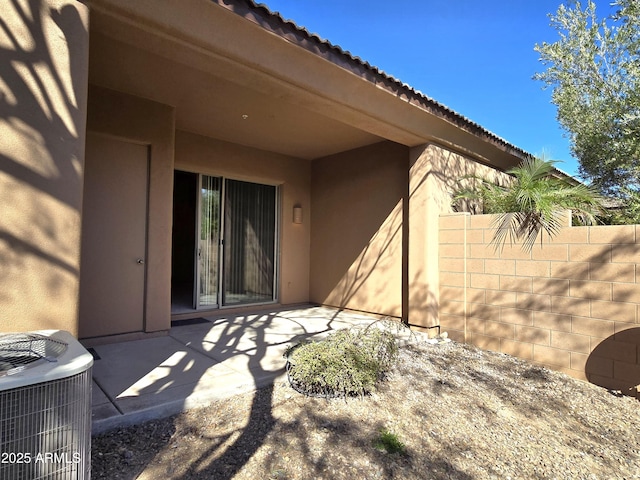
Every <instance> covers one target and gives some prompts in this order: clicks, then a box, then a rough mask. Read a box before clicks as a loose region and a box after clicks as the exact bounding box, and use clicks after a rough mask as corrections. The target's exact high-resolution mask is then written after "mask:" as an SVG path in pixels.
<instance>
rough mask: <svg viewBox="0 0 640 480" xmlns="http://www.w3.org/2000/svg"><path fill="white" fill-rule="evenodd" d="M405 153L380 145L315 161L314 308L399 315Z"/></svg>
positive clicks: (390, 145)
mask: <svg viewBox="0 0 640 480" xmlns="http://www.w3.org/2000/svg"><path fill="white" fill-rule="evenodd" d="M408 154H409V150H408V148H407V147H404V146H402V145H398V144H394V143H391V142H385V143H378V144H376V145H372V146H369V147H364V148H359V149H356V150H351V151H348V152H344V153H340V154H337V155H332V156H330V157H326V158H322V159H318V160H315V161H314V162H313V165H312V186H311V192H312V193H311V201H312V203H311V210H312V222H311V234H312V236H311V286H310V293H311V296H310V298H311V300H312V301H313V302H317V303H320V304H324V305H331V306H335V307H340V308H350V309H354V310H360V311H365V312H373V313H377V314H384V315H391V316H395V317H401V316H402V303H403V301H402V295H403V291H402V285H403V253H402V252H403V248H402V246H403V244H402V242H403V224H404V222H403V215H404V207H403V206H404V204H405V202H406V195H407V165H408Z"/></svg>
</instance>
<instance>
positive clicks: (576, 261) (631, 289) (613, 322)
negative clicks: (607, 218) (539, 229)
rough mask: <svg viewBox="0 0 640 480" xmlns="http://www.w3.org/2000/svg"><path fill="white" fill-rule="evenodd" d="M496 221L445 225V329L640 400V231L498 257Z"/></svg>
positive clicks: (585, 236)
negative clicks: (492, 225) (494, 244)
mask: <svg viewBox="0 0 640 480" xmlns="http://www.w3.org/2000/svg"><path fill="white" fill-rule="evenodd" d="M490 220H491V217H490V216H488V215H478V216H468V215H454V216H443V217H441V219H440V249H441V251H440V280H441V287H440V295H441V303H440V310H441V314H440V321H441V326H442V328H443V329H444V330H446V331H448V332H449V334H450V335H451V337H452V338H454V339H456V340H460V341H464V340H465V339H466V341H467V342H469V343H473V344H474V345H477V346H480V347H482V348H486V349H489V350H494V351H498V352H504V353H508V354H511V355H515V356H518V357H520V358H523V359H525V360H529V361H533V362H535V363H538V364H541V365H544V366H546V367H549V368H552V369H555V370H559V371H562V372H565V373H568V374H569V375H571V376H573V377H576V378H580V379H586V380H589V381H591V382H593V383H595V384H597V385H601V386H603V387H606V388H610V389H614V390H621V391H622V392H623V393H625V394H631V395H638V386H639V385H640V326H639V325H638V323H639V321H640V286H639V283H640V270H639V268H638V265H639V263H640V226H633V225H631V226H595V227H565V228H564V229H563V230H562V231H561V233H560V234H559V235H558V236H557V237H555V238H554V239H553V241H545V242H544V244H543V245H542V246H541V245H539V244H538V245H536V246H535V247H534V248H533V250H532V251H531V252H528V251H526V250H523V249H522V248H521V247H520V245H514V246H513V247H511V246H510V245H508V244H507V245H506V246H505V248H504V250H502V251H495V250H494V249H493V247H492V246H489V245H488V243H489V242H490V241H491V239H492V238H493V230H492V229H491V228H490Z"/></svg>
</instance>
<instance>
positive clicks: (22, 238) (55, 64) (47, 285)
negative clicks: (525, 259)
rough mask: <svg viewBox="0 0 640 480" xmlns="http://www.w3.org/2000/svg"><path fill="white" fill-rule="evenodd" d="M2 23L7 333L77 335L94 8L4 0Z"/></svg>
mask: <svg viewBox="0 0 640 480" xmlns="http://www.w3.org/2000/svg"><path fill="white" fill-rule="evenodd" d="M2 20H3V24H4V26H5V28H3V29H0V218H2V221H0V331H30V330H36V329H45V328H53V329H63V330H68V331H70V332H71V333H72V334H74V335H77V329H78V285H79V260H80V223H81V222H80V218H81V209H82V185H83V180H82V179H83V174H82V172H83V162H84V142H85V119H86V101H87V73H88V63H89V34H88V21H89V12H88V9H87V7H86V6H85V5H83V4H81V3H79V2H76V1H73V0H41V1H35V2H33V1H32V2H4V3H3V6H2Z"/></svg>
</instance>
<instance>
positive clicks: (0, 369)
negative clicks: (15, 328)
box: [0, 333, 67, 377]
mask: <svg viewBox="0 0 640 480" xmlns="http://www.w3.org/2000/svg"><path fill="white" fill-rule="evenodd" d="M66 350H67V343H65V342H63V341H62V340H56V339H53V338H50V337H45V336H44V335H38V334H34V333H15V334H9V335H2V336H0V377H3V376H5V375H13V374H15V373H18V372H20V371H22V370H24V369H25V368H27V367H28V366H34V365H35V364H36V362H39V361H48V362H55V361H56V360H57V358H58V357H59V356H60V355H62V354H63V353H64V352H65V351H66Z"/></svg>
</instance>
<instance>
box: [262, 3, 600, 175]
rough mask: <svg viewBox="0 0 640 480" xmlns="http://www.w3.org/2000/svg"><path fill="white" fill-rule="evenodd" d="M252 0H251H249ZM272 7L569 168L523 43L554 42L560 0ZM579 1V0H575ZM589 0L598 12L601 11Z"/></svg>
mask: <svg viewBox="0 0 640 480" xmlns="http://www.w3.org/2000/svg"><path fill="white" fill-rule="evenodd" d="M258 1H259V0H258ZM262 3H264V4H265V5H267V7H268V8H269V9H270V10H272V11H277V12H279V13H280V14H281V15H282V16H283V17H284V18H285V19H289V20H292V21H294V22H295V23H296V24H297V25H299V26H303V27H305V28H307V30H309V31H310V32H312V33H316V34H317V35H319V36H320V37H321V38H323V39H326V40H329V41H330V42H331V43H333V44H334V45H339V46H340V47H341V48H342V49H343V50H347V51H349V52H350V53H351V54H352V55H354V56H358V57H360V58H362V59H363V60H366V61H368V62H369V63H370V64H372V65H374V66H376V67H378V68H379V69H381V70H383V71H384V72H386V73H387V74H389V75H392V76H394V77H396V78H397V79H399V80H401V81H402V82H405V83H408V84H409V85H411V86H412V87H413V88H415V89H416V90H419V91H421V92H422V93H423V94H425V95H427V96H429V97H431V98H433V99H434V100H436V101H438V102H440V103H443V104H444V105H446V106H447V107H449V108H451V109H453V110H455V111H456V112H458V113H459V114H461V115H464V116H465V117H467V118H469V119H470V120H472V121H474V122H476V123H478V124H480V125H482V126H483V127H484V128H486V129H488V130H490V131H491V132H493V133H494V134H496V135H498V136H500V137H502V138H504V139H505V140H507V141H509V142H511V143H512V144H514V145H516V146H518V147H520V148H522V149H524V150H526V151H528V152H530V153H533V154H543V153H544V154H546V156H547V158H552V159H554V160H558V161H559V162H560V163H558V164H557V167H558V168H560V169H562V170H564V171H566V172H567V173H569V174H572V175H575V174H577V168H578V164H577V161H576V160H575V159H574V158H573V157H572V156H571V153H570V151H569V140H568V139H567V138H566V137H565V135H564V132H563V130H562V129H561V128H560V126H559V124H558V122H557V120H556V108H555V105H553V104H552V103H551V92H550V90H543V88H542V87H543V83H542V82H540V81H535V80H533V79H532V76H533V75H534V74H535V73H536V72H540V71H542V70H543V69H544V67H543V65H542V64H541V63H540V62H539V61H538V54H537V52H535V51H534V50H533V47H534V45H535V44H536V43H541V42H544V41H546V42H549V43H551V42H554V41H555V40H556V39H557V38H558V35H557V33H556V31H555V30H554V29H552V28H551V27H550V26H549V18H548V14H549V13H555V12H556V11H557V9H558V6H559V5H560V4H561V3H562V2H561V0H483V1H478V0H413V1H407V0H396V1H394V2H390V1H388V0H385V1H380V0H263V1H262ZM583 3H585V2H583ZM609 3H610V2H609V1H602V0H599V1H596V5H597V7H598V8H597V12H598V16H599V17H602V16H605V15H607V14H608V13H609V12H610V11H611V10H610V6H609Z"/></svg>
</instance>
